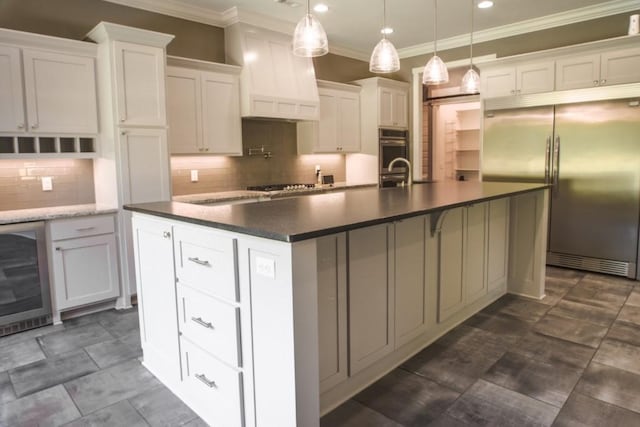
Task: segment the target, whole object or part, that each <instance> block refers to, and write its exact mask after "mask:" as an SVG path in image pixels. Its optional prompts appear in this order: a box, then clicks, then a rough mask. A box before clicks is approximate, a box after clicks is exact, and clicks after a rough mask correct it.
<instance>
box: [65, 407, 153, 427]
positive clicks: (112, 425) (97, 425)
mask: <svg viewBox="0 0 640 427" xmlns="http://www.w3.org/2000/svg"><path fill="white" fill-rule="evenodd" d="M124 426H126V427H148V426H149V424H147V423H146V422H145V420H144V418H142V416H141V415H140V414H139V413H138V412H137V411H136V410H135V409H133V407H132V406H131V404H130V403H129V402H128V401H126V400H123V401H121V402H118V403H116V404H115V405H112V406H109V407H107V408H104V409H101V410H99V411H96V412H94V413H93V414H89V415H85V416H84V417H82V418H80V419H78V420H75V421H73V422H71V423H69V424H66V425H65V427H124Z"/></svg>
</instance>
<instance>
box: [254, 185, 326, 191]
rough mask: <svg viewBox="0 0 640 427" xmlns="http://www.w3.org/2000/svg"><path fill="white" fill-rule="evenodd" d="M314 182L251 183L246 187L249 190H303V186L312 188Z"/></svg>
mask: <svg viewBox="0 0 640 427" xmlns="http://www.w3.org/2000/svg"><path fill="white" fill-rule="evenodd" d="M313 187H315V185H314V184H269V185H253V186H249V187H247V190H249V191H283V190H284V191H290V190H303V189H305V188H313Z"/></svg>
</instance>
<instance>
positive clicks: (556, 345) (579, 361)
mask: <svg viewBox="0 0 640 427" xmlns="http://www.w3.org/2000/svg"><path fill="white" fill-rule="evenodd" d="M511 351H513V352H514V353H518V354H521V355H523V356H527V357H530V358H532V359H536V360H540V361H543V362H548V363H564V364H566V365H568V366H573V367H575V368H583V369H584V368H586V367H587V365H588V364H589V362H590V361H591V358H592V357H593V355H594V354H595V352H596V350H595V349H593V348H591V347H587V346H585V345H581V344H575V343H572V342H569V341H565V340H561V339H558V338H554V337H549V336H545V335H540V334H537V333H535V332H530V333H529V334H527V335H525V337H524V338H523V339H522V340H521V341H520V342H518V344H517V345H515V346H514V347H513V349H512V350H511Z"/></svg>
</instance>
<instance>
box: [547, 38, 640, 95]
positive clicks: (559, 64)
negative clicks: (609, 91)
mask: <svg viewBox="0 0 640 427" xmlns="http://www.w3.org/2000/svg"><path fill="white" fill-rule="evenodd" d="M639 81H640V48H631V49H623V50H613V51H608V52H603V53H602V54H599V53H595V54H590V55H583V56H576V57H569V58H560V59H558V60H557V61H556V89H557V90H568V89H578V88H584V87H592V86H605V85H615V84H622V83H636V82H639Z"/></svg>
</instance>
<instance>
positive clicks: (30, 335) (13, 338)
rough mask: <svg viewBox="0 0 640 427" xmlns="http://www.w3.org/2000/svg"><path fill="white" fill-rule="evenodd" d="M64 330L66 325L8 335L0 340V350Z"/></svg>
mask: <svg viewBox="0 0 640 427" xmlns="http://www.w3.org/2000/svg"><path fill="white" fill-rule="evenodd" d="M64 329H65V326H64V325H49V326H43V327H41V328H36V329H29V330H28V331H24V332H20V333H17V334H13V335H7V336H5V337H2V338H0V348H2V347H5V346H10V345H15V344H16V343H19V342H22V341H27V340H31V339H34V338H37V337H39V336H42V335H46V334H50V333H52V332H59V331H63V330H64Z"/></svg>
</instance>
